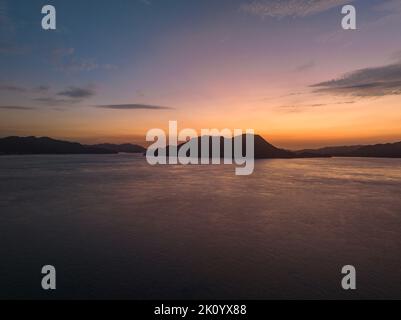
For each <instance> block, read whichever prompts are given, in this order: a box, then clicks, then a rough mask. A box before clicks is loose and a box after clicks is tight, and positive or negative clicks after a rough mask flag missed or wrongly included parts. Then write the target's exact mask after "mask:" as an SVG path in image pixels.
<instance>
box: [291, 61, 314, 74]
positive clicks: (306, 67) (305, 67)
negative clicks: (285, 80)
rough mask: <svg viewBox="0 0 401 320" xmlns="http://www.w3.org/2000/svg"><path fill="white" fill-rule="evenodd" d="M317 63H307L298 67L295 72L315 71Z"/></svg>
mask: <svg viewBox="0 0 401 320" xmlns="http://www.w3.org/2000/svg"><path fill="white" fill-rule="evenodd" d="M315 65H316V64H315V62H314V61H309V62H307V63H304V64H302V65H300V66H298V67H296V68H295V70H294V71H295V72H305V71H309V70H311V69H313V68H314V67H315Z"/></svg>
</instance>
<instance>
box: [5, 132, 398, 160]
mask: <svg viewBox="0 0 401 320" xmlns="http://www.w3.org/2000/svg"><path fill="white" fill-rule="evenodd" d="M203 138H206V139H209V146H210V147H209V154H210V155H211V154H212V147H211V145H212V137H203ZM218 138H219V139H220V154H221V156H223V155H224V142H226V138H223V137H218ZM196 139H197V140H198V141H197V143H198V148H199V149H198V153H199V155H200V154H201V152H200V148H201V147H200V146H201V143H200V142H201V137H198V138H196ZM229 140H230V141H229V143H232V144H234V138H233V139H229ZM254 142H255V159H294V158H322V157H375V158H401V142H396V143H387V144H376V145H357V146H340V147H325V148H320V149H305V150H300V151H290V150H285V149H280V148H277V147H275V146H273V145H272V144H270V143H268V142H267V141H266V140H265V139H263V138H262V137H261V136H260V135H255V136H254ZM187 143H191V141H188V142H186V143H183V144H181V145H179V146H178V147H171V146H168V147H167V148H166V154H167V155H169V153H170V150H172V149H171V148H178V149H180V148H182V147H183V146H184V145H185V144H187ZM242 145H243V155H245V150H246V135H243V136H242ZM145 152H146V148H144V147H142V146H140V145H135V144H129V143H126V144H111V143H104V144H96V145H84V144H80V143H77V142H69V141H62V140H55V139H52V138H48V137H40V138H39V137H33V136H32V137H17V136H12V137H6V138H0V155H35V154H37V155H39V154H48V155H52V154H55V155H57V154H58V155H61V154H117V153H138V154H144V153H145ZM157 153H158V151H157V150H156V155H157Z"/></svg>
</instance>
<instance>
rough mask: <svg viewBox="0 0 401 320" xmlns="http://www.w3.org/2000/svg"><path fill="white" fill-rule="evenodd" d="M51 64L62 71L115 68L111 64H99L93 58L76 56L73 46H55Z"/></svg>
mask: <svg viewBox="0 0 401 320" xmlns="http://www.w3.org/2000/svg"><path fill="white" fill-rule="evenodd" d="M51 61H52V63H53V65H54V66H55V67H56V68H57V69H58V70H60V71H63V72H81V71H93V70H97V69H103V70H113V69H116V66H115V65H112V64H100V63H98V62H96V60H95V59H88V58H80V57H77V55H76V51H75V48H56V49H54V50H53V51H52V52H51Z"/></svg>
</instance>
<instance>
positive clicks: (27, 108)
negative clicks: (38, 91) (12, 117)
mask: <svg viewBox="0 0 401 320" xmlns="http://www.w3.org/2000/svg"><path fill="white" fill-rule="evenodd" d="M0 109H2V110H16V111H27V110H34V109H35V108H33V107H23V106H0Z"/></svg>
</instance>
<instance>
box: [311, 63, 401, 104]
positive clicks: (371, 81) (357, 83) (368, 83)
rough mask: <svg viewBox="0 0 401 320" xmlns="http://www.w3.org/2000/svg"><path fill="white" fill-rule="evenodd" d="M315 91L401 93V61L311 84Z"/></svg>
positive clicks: (366, 94)
mask: <svg viewBox="0 0 401 320" xmlns="http://www.w3.org/2000/svg"><path fill="white" fill-rule="evenodd" d="M311 87H312V88H315V91H314V92H316V93H327V94H337V95H351V96H358V97H381V96H386V95H399V94H401V62H398V63H395V64H390V65H387V66H382V67H375V68H366V69H361V70H356V71H353V72H350V73H348V74H345V75H344V76H342V77H341V78H339V79H334V80H330V81H325V82H321V83H317V84H314V85H312V86H311Z"/></svg>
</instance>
